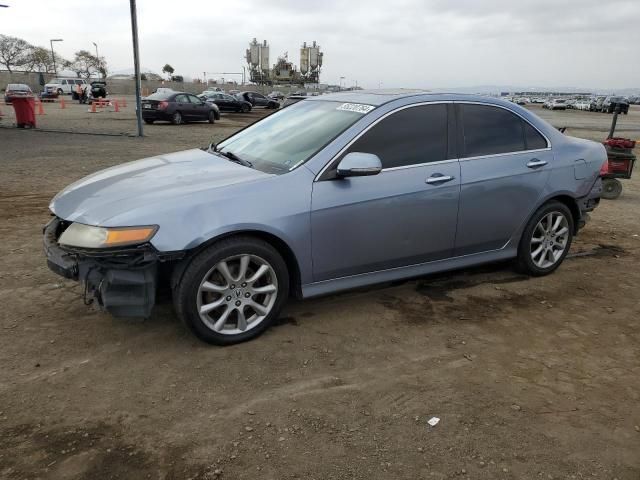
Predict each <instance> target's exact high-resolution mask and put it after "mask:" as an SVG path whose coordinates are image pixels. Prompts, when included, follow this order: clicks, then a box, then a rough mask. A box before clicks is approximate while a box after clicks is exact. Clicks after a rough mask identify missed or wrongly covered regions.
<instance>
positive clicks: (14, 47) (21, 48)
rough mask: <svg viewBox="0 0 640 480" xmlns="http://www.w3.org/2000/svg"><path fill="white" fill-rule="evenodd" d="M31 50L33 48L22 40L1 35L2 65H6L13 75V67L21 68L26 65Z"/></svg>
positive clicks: (0, 52) (0, 53)
mask: <svg viewBox="0 0 640 480" xmlns="http://www.w3.org/2000/svg"><path fill="white" fill-rule="evenodd" d="M31 48H32V46H31V45H30V44H29V43H28V42H26V41H25V40H22V39H21V38H17V37H10V36H8V35H2V34H0V65H4V66H5V67H6V68H7V70H8V71H9V73H11V67H14V68H15V67H21V66H23V65H24V64H25V62H26V60H27V53H28V52H29V50H31Z"/></svg>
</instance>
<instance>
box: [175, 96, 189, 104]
mask: <svg viewBox="0 0 640 480" xmlns="http://www.w3.org/2000/svg"><path fill="white" fill-rule="evenodd" d="M176 102H178V103H189V100H187V96H186V95H176Z"/></svg>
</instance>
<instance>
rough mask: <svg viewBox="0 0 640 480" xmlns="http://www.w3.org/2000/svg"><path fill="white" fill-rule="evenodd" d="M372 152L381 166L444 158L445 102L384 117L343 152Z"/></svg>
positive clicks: (434, 160) (408, 109) (445, 133)
mask: <svg viewBox="0 0 640 480" xmlns="http://www.w3.org/2000/svg"><path fill="white" fill-rule="evenodd" d="M349 152H364V153H374V154H376V155H377V156H378V157H380V161H381V162H382V168H393V167H403V166H407V165H418V164H421V163H428V162H437V161H440V160H446V159H447V105H446V104H444V103H439V104H434V105H419V106H416V107H410V108H405V109H403V110H400V111H399V112H397V113H393V114H391V115H390V116H388V117H386V118H384V119H383V120H381V121H380V122H378V123H377V124H376V125H374V126H373V127H372V128H371V129H369V130H368V131H367V132H366V133H365V134H364V135H363V136H362V137H360V138H359V139H358V140H356V141H355V142H354V143H353V145H351V146H350V147H349V149H348V150H347V151H346V152H345V153H344V155H346V154H347V153H349Z"/></svg>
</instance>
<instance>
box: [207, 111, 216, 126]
mask: <svg viewBox="0 0 640 480" xmlns="http://www.w3.org/2000/svg"><path fill="white" fill-rule="evenodd" d="M215 121H216V114H215V113H214V112H213V110H210V111H209V123H215Z"/></svg>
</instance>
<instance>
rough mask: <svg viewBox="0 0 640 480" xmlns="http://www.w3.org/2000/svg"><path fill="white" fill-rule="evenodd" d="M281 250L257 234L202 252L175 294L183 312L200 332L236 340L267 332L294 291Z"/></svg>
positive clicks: (212, 339)
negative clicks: (291, 289)
mask: <svg viewBox="0 0 640 480" xmlns="http://www.w3.org/2000/svg"><path fill="white" fill-rule="evenodd" d="M288 292H289V275H288V272H287V267H286V264H285V262H284V260H283V259H282V257H281V256H280V255H279V254H278V252H277V251H276V250H275V249H274V248H273V247H271V245H269V244H268V243H266V242H264V241H262V240H259V239H256V238H251V237H235V238H229V239H225V240H222V241H220V242H218V243H216V244H214V245H213V246H211V247H209V248H208V249H206V250H204V251H203V252H202V253H200V254H199V255H198V256H196V257H195V258H194V259H193V260H192V261H191V263H190V264H189V266H188V267H187V269H186V270H185V273H184V276H183V277H182V280H181V281H180V284H179V286H178V288H177V290H176V292H175V295H174V303H175V306H176V310H177V312H178V315H179V316H180V317H181V319H182V320H183V322H184V323H185V324H186V325H187V326H188V327H189V328H190V329H191V330H192V331H193V333H195V334H196V336H197V337H198V338H200V339H201V340H204V341H205V342H208V343H213V344H216V345H231V344H234V343H239V342H243V341H246V340H250V339H252V338H254V337H257V336H258V335H260V334H261V333H262V332H264V331H265V330H266V329H267V328H268V327H269V325H271V323H273V321H274V320H275V319H276V318H277V315H278V313H279V311H280V309H281V308H282V306H283V304H284V302H285V301H286V299H287V297H288Z"/></svg>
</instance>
